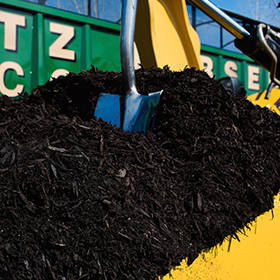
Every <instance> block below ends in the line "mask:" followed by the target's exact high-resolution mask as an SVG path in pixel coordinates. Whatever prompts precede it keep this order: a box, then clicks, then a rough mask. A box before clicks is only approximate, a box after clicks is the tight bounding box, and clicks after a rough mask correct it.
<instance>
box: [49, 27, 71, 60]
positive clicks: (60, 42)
mask: <svg viewBox="0 0 280 280" xmlns="http://www.w3.org/2000/svg"><path fill="white" fill-rule="evenodd" d="M50 31H51V32H52V33H55V34H61V35H60V36H59V37H58V38H57V39H56V40H55V41H54V42H53V43H52V44H51V46H50V47H49V56H51V57H57V58H62V59H67V60H75V51H73V50H67V49H65V48H64V47H65V46H66V45H67V44H68V43H69V42H70V41H71V40H72V38H73V37H74V36H75V28H74V27H73V26H68V25H63V24H58V23H54V22H50Z"/></svg>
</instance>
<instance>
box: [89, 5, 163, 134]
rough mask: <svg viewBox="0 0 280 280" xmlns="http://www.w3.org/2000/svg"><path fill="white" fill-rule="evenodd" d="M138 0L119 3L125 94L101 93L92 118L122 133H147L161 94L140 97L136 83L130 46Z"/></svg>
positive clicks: (131, 44)
mask: <svg viewBox="0 0 280 280" xmlns="http://www.w3.org/2000/svg"><path fill="white" fill-rule="evenodd" d="M136 8H137V0H123V1H122V23H121V64H122V73H123V79H124V95H122V96H121V95H116V94H109V93H101V94H100V96H99V98H98V101H97V105H96V108H95V112H94V116H95V117H96V118H101V119H103V120H104V121H106V122H108V123H110V124H111V125H116V126H117V127H118V128H121V129H122V130H123V131H124V132H129V133H132V132H140V133H142V132H143V133H144V134H145V133H146V131H147V129H148V127H149V124H150V121H151V119H152V116H153V115H154V114H155V111H156V107H157V105H158V102H159V98H160V95H161V93H162V90H161V91H158V92H153V93H149V94H148V95H141V94H139V93H138V92H137V89H136V84H135V72H134V59H133V46H134V30H135V20H136Z"/></svg>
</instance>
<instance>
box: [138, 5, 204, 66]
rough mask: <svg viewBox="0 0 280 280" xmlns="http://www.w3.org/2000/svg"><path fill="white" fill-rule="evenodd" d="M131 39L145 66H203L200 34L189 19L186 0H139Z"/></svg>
mask: <svg viewBox="0 0 280 280" xmlns="http://www.w3.org/2000/svg"><path fill="white" fill-rule="evenodd" d="M134 40H135V43H136V45H137V49H138V53H139V57H140V61H141V64H142V65H143V66H144V67H146V68H150V67H153V66H155V67H163V66H165V65H168V66H169V67H170V68H171V69H172V70H183V69H184V68H185V67H186V66H188V67H190V68H191V67H195V68H196V69H202V67H203V65H202V62H201V59H200V41H199V37H198V35H197V33H196V31H195V30H194V29H193V27H192V26H191V24H190V22H189V18H188V13H187V9H186V3H185V0H141V1H138V6H137V15H136V26H135V36H134Z"/></svg>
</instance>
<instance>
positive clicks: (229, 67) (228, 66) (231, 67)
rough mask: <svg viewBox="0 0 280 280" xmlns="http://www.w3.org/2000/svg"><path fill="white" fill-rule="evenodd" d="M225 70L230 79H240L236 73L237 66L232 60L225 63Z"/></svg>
mask: <svg viewBox="0 0 280 280" xmlns="http://www.w3.org/2000/svg"><path fill="white" fill-rule="evenodd" d="M224 69H225V73H226V74H227V75H228V76H229V77H235V78H238V76H237V73H236V72H237V70H238V68H237V65H236V63H235V62H233V61H230V60H229V61H227V62H226V63H225V67H224Z"/></svg>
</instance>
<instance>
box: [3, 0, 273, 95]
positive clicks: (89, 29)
mask: <svg viewBox="0 0 280 280" xmlns="http://www.w3.org/2000/svg"><path fill="white" fill-rule="evenodd" d="M5 13H10V14H9V15H8V17H7V14H5ZM23 19H24V20H23ZM8 27H9V28H10V29H9V28H8ZM11 30H12V33H11ZM13 32H14V33H13ZM9 44H10V45H9ZM15 45H16V47H15ZM201 54H202V58H203V59H204V62H205V59H206V62H207V63H206V64H208V65H206V64H205V66H208V67H207V71H208V72H209V73H210V74H211V75H213V76H215V78H216V79H219V78H222V77H225V76H227V75H229V76H230V75H233V76H237V77H238V78H239V79H240V81H241V83H242V84H243V86H244V87H245V89H246V91H247V94H248V95H250V94H253V93H256V92H258V91H262V90H265V89H266V88H267V86H268V83H269V79H268V72H267V71H265V70H264V69H263V68H262V67H260V66H258V65H257V64H255V63H254V62H253V61H252V60H251V59H250V58H248V57H247V56H245V55H242V54H238V53H233V52H230V51H226V50H221V49H217V48H213V47H209V46H204V45H202V46H201ZM91 65H94V66H96V67H97V68H98V69H99V70H103V71H121V63H120V25H119V24H115V23H111V22H107V21H102V20H99V19H94V18H90V17H86V16H81V15H77V14H74V13H70V12H66V11H61V10H58V9H54V8H50V7H45V6H41V5H37V4H34V3H29V2H25V1H19V0H0V95H1V94H7V95H9V96H11V97H15V96H17V92H19V93H22V92H23V91H26V92H28V93H30V92H31V91H32V90H33V89H34V88H36V87H37V86H38V85H43V84H44V83H46V82H47V81H48V80H49V79H50V78H51V76H59V75H65V74H66V73H67V72H76V73H78V72H80V71H83V70H88V69H90V67H91Z"/></svg>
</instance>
